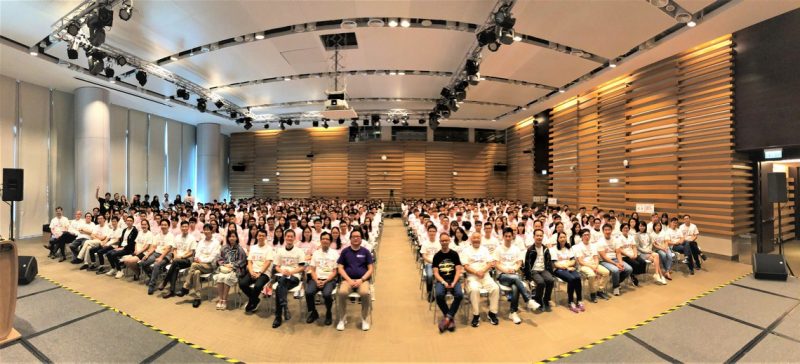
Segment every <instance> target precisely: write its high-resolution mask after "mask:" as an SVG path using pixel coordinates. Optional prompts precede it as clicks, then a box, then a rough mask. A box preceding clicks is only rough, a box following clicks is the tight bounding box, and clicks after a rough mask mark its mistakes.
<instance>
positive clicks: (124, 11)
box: [119, 2, 133, 21]
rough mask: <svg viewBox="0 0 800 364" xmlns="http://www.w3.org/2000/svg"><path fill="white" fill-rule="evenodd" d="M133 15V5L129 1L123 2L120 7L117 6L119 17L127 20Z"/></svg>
mask: <svg viewBox="0 0 800 364" xmlns="http://www.w3.org/2000/svg"><path fill="white" fill-rule="evenodd" d="M131 16H133V6H132V5H131V4H130V3H129V2H124V3H123V4H122V7H121V8H119V18H120V19H122V20H124V21H128V20H131Z"/></svg>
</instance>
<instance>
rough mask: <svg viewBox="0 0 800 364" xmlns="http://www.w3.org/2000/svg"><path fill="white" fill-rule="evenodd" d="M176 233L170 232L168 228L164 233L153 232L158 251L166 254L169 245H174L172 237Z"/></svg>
mask: <svg viewBox="0 0 800 364" xmlns="http://www.w3.org/2000/svg"><path fill="white" fill-rule="evenodd" d="M173 237H174V235H172V234H170V233H169V230H167V233H166V234H162V233H161V232H160V231H159V232H158V233H156V234H153V244H154V245H155V246H156V250H155V252H156V253H159V254H164V252H165V251H167V247H171V246H174V243H173V241H172V238H173Z"/></svg>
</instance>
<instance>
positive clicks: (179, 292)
mask: <svg viewBox="0 0 800 364" xmlns="http://www.w3.org/2000/svg"><path fill="white" fill-rule="evenodd" d="M187 293H189V290H188V289H186V288H181V290H180V291H178V293H176V294H175V295H176V296H178V297H183V296H186V294H187Z"/></svg>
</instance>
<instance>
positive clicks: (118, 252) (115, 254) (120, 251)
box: [106, 216, 139, 279]
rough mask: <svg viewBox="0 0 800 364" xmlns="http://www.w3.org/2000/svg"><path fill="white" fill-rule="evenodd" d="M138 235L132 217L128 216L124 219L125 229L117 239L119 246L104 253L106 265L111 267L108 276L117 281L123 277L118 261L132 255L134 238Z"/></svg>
mask: <svg viewBox="0 0 800 364" xmlns="http://www.w3.org/2000/svg"><path fill="white" fill-rule="evenodd" d="M138 234H139V229H137V228H136V226H135V224H134V223H133V217H132V216H128V217H126V218H125V229H124V230H123V231H122V234H121V236H120V239H119V241H120V242H119V246H117V247H114V248H113V249H112V250H110V251H109V252H107V253H106V258H108V265H110V266H111V270H110V271H108V273H106V274H107V275H108V276H113V277H115V278H117V279H119V278H122V277H123V276H124V275H125V272H124V269H123V266H122V263H121V262H120V260H121V259H122V257H124V256H126V255H131V254H133V250H134V249H135V248H136V236H137V235H138Z"/></svg>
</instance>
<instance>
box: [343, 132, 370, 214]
mask: <svg viewBox="0 0 800 364" xmlns="http://www.w3.org/2000/svg"><path fill="white" fill-rule="evenodd" d="M367 149H368V148H367V144H366V143H350V144H349V145H348V146H347V150H348V154H349V157H350V159H349V160H348V161H347V165H348V168H347V196H348V198H351V199H356V200H364V199H366V198H367Z"/></svg>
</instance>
